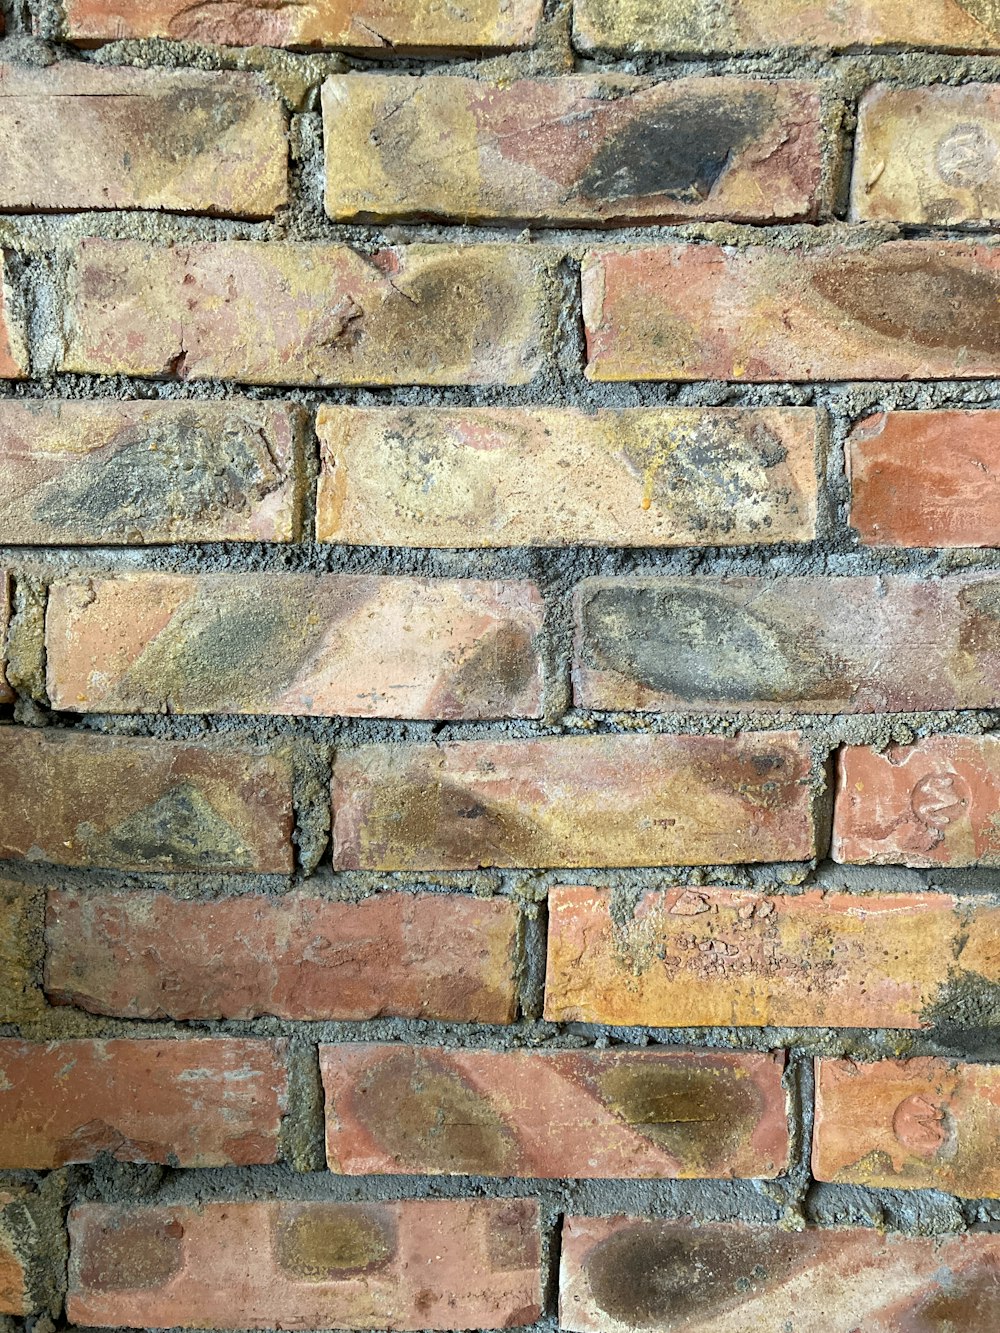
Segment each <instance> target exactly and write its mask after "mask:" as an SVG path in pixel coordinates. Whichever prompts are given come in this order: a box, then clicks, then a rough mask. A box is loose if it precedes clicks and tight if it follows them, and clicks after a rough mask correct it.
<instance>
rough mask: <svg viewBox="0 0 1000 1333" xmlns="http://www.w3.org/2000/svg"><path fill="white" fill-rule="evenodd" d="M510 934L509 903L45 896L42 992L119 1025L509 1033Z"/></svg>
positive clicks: (436, 898)
mask: <svg viewBox="0 0 1000 1333" xmlns="http://www.w3.org/2000/svg"><path fill="white" fill-rule="evenodd" d="M518 937H519V914H518V910H517V907H516V906H515V904H514V903H513V902H512V901H511V900H510V899H508V898H489V899H482V898H474V897H471V896H469V897H467V896H464V895H462V894H453V893H380V894H377V895H375V896H373V897H370V898H364V899H362V900H361V901H360V902H331V901H329V900H325V899H322V898H316V897H310V896H308V895H306V894H302V893H295V894H289V895H287V896H285V897H282V898H269V897H265V896H263V895H258V894H249V895H245V896H242V895H241V896H240V897H234V898H219V899H212V900H210V901H192V900H190V899H182V898H174V897H172V896H171V895H170V894H167V893H156V892H132V893H115V894H108V893H97V892H94V891H89V892H86V893H80V892H76V891H72V890H64V891H53V892H51V893H50V894H49V895H48V910H47V919H46V928H45V941H46V956H45V987H46V991H47V994H48V998H49V999H50V1000H51V1001H53V1002H54V1003H56V1004H74V1005H77V1006H78V1007H80V1008H83V1009H87V1010H89V1011H90V1012H92V1013H98V1014H110V1015H113V1016H115V1017H120V1018H177V1019H191V1018H198V1019H206V1018H243V1019H245V1018H259V1017H260V1016H261V1015H265V1014H273V1015H275V1016H276V1017H278V1018H290V1019H365V1018H420V1019H441V1020H444V1021H452V1022H458V1023H511V1022H513V1020H514V1016H515V1013H516V1009H517V1002H516V1001H517V994H516V985H515V983H516V974H517V968H518V963H519V947H518ZM0 956H2V945H0Z"/></svg>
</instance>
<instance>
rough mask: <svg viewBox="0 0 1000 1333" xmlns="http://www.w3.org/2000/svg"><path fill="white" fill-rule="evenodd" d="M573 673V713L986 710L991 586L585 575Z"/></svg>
mask: <svg viewBox="0 0 1000 1333" xmlns="http://www.w3.org/2000/svg"><path fill="white" fill-rule="evenodd" d="M573 679H574V690H573V697H574V700H575V702H576V703H577V704H578V705H580V706H582V707H585V708H601V709H646V710H654V711H655V710H659V711H663V712H666V711H672V710H673V711H681V712H684V711H694V712H704V713H721V712H731V711H733V710H734V709H736V710H740V711H747V712H759V713H771V712H782V711H789V710H791V711H794V712H803V713H881V712H919V711H921V710H924V709H946V708H989V707H993V706H994V705H996V704H997V703H998V702H1000V582H998V581H997V580H996V579H992V578H986V579H983V578H944V579H941V578H934V579H923V578H910V577H893V576H891V575H890V576H879V577H878V578H850V577H847V578H828V577H820V576H817V577H805V578H753V577H751V578H740V577H735V578H729V577H727V578H706V577H701V576H695V577H693V578H654V579H636V578H621V579H618V578H610V579H587V580H585V581H584V582H583V583H582V584H580V585H579V586H578V588H577V593H576V646H575V654H574V672H573Z"/></svg>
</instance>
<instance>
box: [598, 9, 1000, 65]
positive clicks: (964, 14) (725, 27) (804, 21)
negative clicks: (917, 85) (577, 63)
mask: <svg viewBox="0 0 1000 1333" xmlns="http://www.w3.org/2000/svg"><path fill="white" fill-rule="evenodd" d="M573 36H574V43H575V45H576V47H577V48H578V49H579V50H581V51H593V50H600V49H611V50H619V51H667V52H671V53H676V54H678V55H711V54H719V55H732V54H737V53H739V52H741V51H771V50H772V49H773V48H774V47H779V48H780V47H814V48H815V47H820V48H822V47H829V48H832V49H833V50H835V51H844V50H851V49H853V48H855V47H865V46H875V47H879V46H904V47H921V46H922V47H927V48H929V49H930V50H941V51H1000V20H998V17H997V11H996V8H995V6H994V5H993V3H992V0H921V3H920V4H919V5H910V4H908V3H907V2H906V0H851V3H850V4H838V3H834V4H830V3H826V4H814V3H811V0H723V3H721V4H720V2H719V0H575V3H574V5H573Z"/></svg>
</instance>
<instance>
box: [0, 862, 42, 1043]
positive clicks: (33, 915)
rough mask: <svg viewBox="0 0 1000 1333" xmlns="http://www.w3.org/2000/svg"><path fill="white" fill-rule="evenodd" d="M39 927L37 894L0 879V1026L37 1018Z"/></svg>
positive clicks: (40, 1004)
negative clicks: (36, 972) (36, 971)
mask: <svg viewBox="0 0 1000 1333" xmlns="http://www.w3.org/2000/svg"><path fill="white" fill-rule="evenodd" d="M41 926H42V906H41V898H40V895H39V893H38V891H37V890H36V889H33V888H31V887H30V886H27V885H22V884H18V883H16V882H15V881H13V880H10V879H5V878H2V877H0V1023H23V1022H27V1021H30V1020H31V1019H33V1018H39V1017H40V1016H41V1011H42V1006H43V999H42V991H41V987H40V985H39V981H38V977H36V974H35V969H36V964H37V960H38V959H40V957H41V952H42V946H41Z"/></svg>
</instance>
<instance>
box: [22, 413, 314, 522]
mask: <svg viewBox="0 0 1000 1333" xmlns="http://www.w3.org/2000/svg"><path fill="white" fill-rule="evenodd" d="M302 421H303V415H302V413H301V411H300V410H299V409H297V408H293V407H291V406H287V405H285V404H280V403H254V402H251V401H249V400H248V399H244V400H240V399H229V400H227V401H226V402H221V403H199V402H193V401H188V402H124V403H123V402H117V401H115V400H114V399H100V400H95V401H92V402H80V401H74V400H71V399H68V400H66V401H62V402H60V401H53V400H51V399H21V400H15V399H6V400H5V401H3V402H0V543H9V544H10V545H20V546H45V545H52V546H76V545H94V544H96V545H101V546H111V545H130V546H141V545H146V544H148V543H152V542H195V541H198V542H210V541H270V542H288V541H294V540H295V539H296V538H297V537H298V536H299V524H300V509H301V496H300V493H299V492H300V488H301V486H302V480H303V478H302V468H301V462H300V459H299V452H300V450H299V436H300V432H301V428H302Z"/></svg>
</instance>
